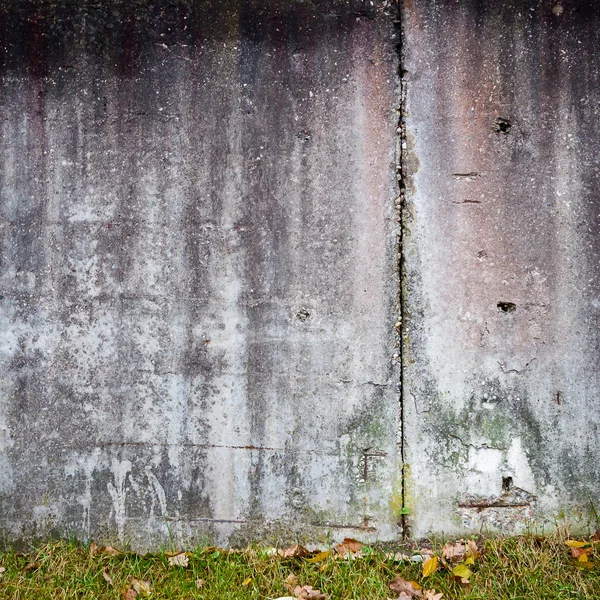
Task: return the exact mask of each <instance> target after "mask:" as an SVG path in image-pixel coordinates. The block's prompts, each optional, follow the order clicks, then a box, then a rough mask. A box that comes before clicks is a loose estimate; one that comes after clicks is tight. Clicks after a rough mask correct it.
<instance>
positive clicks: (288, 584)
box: [283, 573, 300, 592]
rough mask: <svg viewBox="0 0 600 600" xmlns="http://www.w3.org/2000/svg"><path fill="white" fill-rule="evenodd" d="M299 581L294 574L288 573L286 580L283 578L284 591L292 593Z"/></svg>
mask: <svg viewBox="0 0 600 600" xmlns="http://www.w3.org/2000/svg"><path fill="white" fill-rule="evenodd" d="M299 581H300V580H299V579H298V576H297V575H295V574H294V573H290V574H289V575H288V576H287V577H286V578H285V583H284V584H283V585H284V587H285V589H286V590H288V591H290V592H293V591H294V588H295V587H296V586H297V585H298V583H299Z"/></svg>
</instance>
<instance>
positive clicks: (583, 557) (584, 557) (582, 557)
mask: <svg viewBox="0 0 600 600" xmlns="http://www.w3.org/2000/svg"><path fill="white" fill-rule="evenodd" d="M577 560H579V561H581V562H588V555H587V554H586V553H585V552H583V553H582V554H580V555H579V558H578V559H577Z"/></svg>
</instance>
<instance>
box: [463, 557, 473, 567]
mask: <svg viewBox="0 0 600 600" xmlns="http://www.w3.org/2000/svg"><path fill="white" fill-rule="evenodd" d="M474 564H475V557H474V556H467V558H465V565H474Z"/></svg>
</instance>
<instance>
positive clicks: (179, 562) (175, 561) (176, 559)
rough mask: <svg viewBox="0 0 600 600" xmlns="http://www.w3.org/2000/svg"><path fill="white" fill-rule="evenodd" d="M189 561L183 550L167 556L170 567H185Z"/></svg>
mask: <svg viewBox="0 0 600 600" xmlns="http://www.w3.org/2000/svg"><path fill="white" fill-rule="evenodd" d="M189 563H190V559H189V558H188V555H187V554H186V553H185V552H179V554H174V555H173V556H169V564H170V565H171V566H172V567H187V566H188V564H189Z"/></svg>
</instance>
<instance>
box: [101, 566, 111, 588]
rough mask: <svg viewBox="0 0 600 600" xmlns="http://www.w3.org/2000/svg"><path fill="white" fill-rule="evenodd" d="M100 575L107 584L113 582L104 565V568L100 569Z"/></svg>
mask: <svg viewBox="0 0 600 600" xmlns="http://www.w3.org/2000/svg"><path fill="white" fill-rule="evenodd" d="M102 577H104V581H106V582H108V585H112V584H113V580H112V578H111V576H110V575H109V574H108V571H107V570H106V567H104V569H102Z"/></svg>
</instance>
